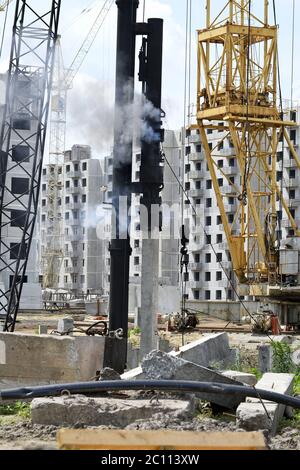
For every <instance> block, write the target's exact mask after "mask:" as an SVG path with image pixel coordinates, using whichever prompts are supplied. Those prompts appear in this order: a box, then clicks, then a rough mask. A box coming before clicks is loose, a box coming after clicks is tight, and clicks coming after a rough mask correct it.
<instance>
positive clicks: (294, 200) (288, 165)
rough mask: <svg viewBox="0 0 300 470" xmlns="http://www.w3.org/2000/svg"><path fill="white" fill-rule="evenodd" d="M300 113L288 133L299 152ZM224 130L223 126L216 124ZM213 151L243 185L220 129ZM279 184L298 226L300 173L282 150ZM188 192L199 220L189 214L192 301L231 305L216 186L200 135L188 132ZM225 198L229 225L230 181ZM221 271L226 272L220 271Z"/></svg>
mask: <svg viewBox="0 0 300 470" xmlns="http://www.w3.org/2000/svg"><path fill="white" fill-rule="evenodd" d="M299 113H300V108H296V109H293V111H288V112H287V116H286V117H287V118H288V119H290V120H292V121H295V127H294V128H291V129H290V130H289V132H290V137H291V140H292V141H293V143H294V146H295V148H296V150H297V151H298V149H299V147H298V144H299V139H300V134H299V132H300V131H299V125H298V124H297V122H299V120H300V114H299ZM216 124H218V125H219V127H220V126H222V123H216ZM207 134H208V137H209V142H210V143H209V145H210V148H211V149H215V150H214V155H217V156H219V159H217V157H216V158H215V160H216V161H217V165H218V167H219V168H220V169H222V172H223V173H224V174H225V175H227V177H228V178H229V180H230V181H231V182H232V183H237V184H240V173H239V168H238V165H237V161H236V158H235V151H234V148H233V144H232V142H231V141H230V140H229V139H227V138H226V139H225V140H224V141H223V142H222V140H223V138H224V135H225V134H224V132H223V131H222V130H220V129H216V130H215V129H208V130H207ZM277 181H278V184H280V185H281V187H282V191H283V194H284V197H285V199H286V200H287V201H289V207H290V211H291V213H292V215H293V216H294V217H295V219H296V221H297V222H300V170H299V168H298V167H297V164H296V162H295V160H294V159H293V157H292V155H291V152H290V150H289V148H287V147H284V146H283V148H282V149H281V148H280V143H279V149H278V154H277ZM184 186H185V189H186V191H187V193H188V195H189V198H190V200H191V201H192V204H193V206H194V207H197V212H198V220H196V219H197V217H196V216H195V213H193V212H192V211H191V210H190V207H189V204H188V201H186V210H187V212H189V218H190V224H191V230H192V236H191V237H190V244H189V250H190V272H189V278H188V294H189V298H190V299H195V300H207V301H208V300H211V301H219V300H222V301H230V300H236V295H235V289H234V288H233V287H232V283H233V285H235V276H234V273H233V270H232V264H231V259H230V253H229V250H228V247H227V241H226V236H225V232H224V229H223V225H222V221H221V216H220V213H219V210H218V205H217V201H216V197H215V193H214V189H213V185H212V180H211V177H210V173H209V170H208V166H207V163H206V161H205V155H204V151H203V148H202V145H201V139H200V135H199V133H198V132H197V130H192V131H191V132H187V135H186V141H185V175H184ZM219 186H220V187H221V188H222V189H223V191H222V193H223V194H224V195H225V196H226V195H227V194H228V196H227V203H226V204H225V209H226V212H227V214H228V218H229V222H233V217H234V213H235V211H236V204H237V197H236V195H233V194H232V188H231V185H230V184H229V183H228V180H227V179H226V178H221V180H219ZM277 206H278V216H279V221H280V223H279V229H280V231H281V233H279V235H280V239H282V240H283V243H288V242H289V241H291V238H292V237H293V235H294V232H293V230H292V228H291V227H290V222H289V220H288V219H287V218H283V216H282V214H283V211H282V210H281V208H280V203H279V202H278V203H277ZM221 265H222V266H221Z"/></svg>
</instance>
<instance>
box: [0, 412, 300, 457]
mask: <svg viewBox="0 0 300 470" xmlns="http://www.w3.org/2000/svg"><path fill="white" fill-rule="evenodd" d="M102 429H106V428H102ZM111 429H113V428H111ZM126 429H132V430H133V429H134V430H159V429H163V430H166V429H170V430H178V431H196V432H222V431H229V432H234V431H236V432H244V431H242V430H240V429H237V427H236V425H235V423H234V422H230V420H228V421H223V420H221V419H214V418H206V417H196V418H194V419H193V420H192V421H191V420H188V421H180V420H177V419H172V420H170V419H169V418H168V417H166V416H161V418H160V419H158V420H155V421H140V422H139V421H137V422H135V423H132V424H131V425H129V426H127V428H126ZM57 431H58V428H57V427H55V426H40V425H33V424H32V423H31V421H30V420H29V419H28V420H20V421H19V422H15V423H13V424H2V425H0V450H10V449H12V450H56V449H57V445H56V434H57ZM266 439H267V443H268V446H269V448H270V450H300V429H293V428H290V427H287V428H284V429H283V430H282V431H281V432H280V433H279V434H278V435H277V436H276V437H274V438H271V439H270V438H268V436H267V434H266Z"/></svg>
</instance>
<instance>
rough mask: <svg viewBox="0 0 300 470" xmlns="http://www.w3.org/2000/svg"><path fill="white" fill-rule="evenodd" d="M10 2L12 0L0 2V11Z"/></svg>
mask: <svg viewBox="0 0 300 470" xmlns="http://www.w3.org/2000/svg"><path fill="white" fill-rule="evenodd" d="M11 2H12V0H6V2H1V3H0V11H4V10H5V8H6V7H7V6H8V5H9V4H10V3H11Z"/></svg>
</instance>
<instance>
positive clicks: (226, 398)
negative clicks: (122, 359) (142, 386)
mask: <svg viewBox="0 0 300 470" xmlns="http://www.w3.org/2000/svg"><path fill="white" fill-rule="evenodd" d="M142 371H143V376H144V378H146V379H149V380H187V381H196V382H197V381H198V382H218V383H224V384H230V385H242V383H241V382H238V381H236V380H233V379H231V378H230V377H226V376H224V375H222V374H220V373H218V372H216V371H214V370H211V369H207V368H206V367H202V366H199V365H197V364H194V363H193V362H189V361H186V360H184V359H181V358H180V357H174V356H172V355H170V354H166V353H163V352H162V351H152V352H151V353H150V354H148V355H147V356H146V357H145V358H144V360H143V362H142ZM197 397H199V398H200V399H201V400H205V401H209V402H211V403H214V404H216V405H219V406H222V407H224V408H229V409H234V408H236V407H237V406H238V405H239V404H240V403H241V402H242V401H243V398H242V397H238V396H230V395H223V394H220V393H207V394H206V393H199V394H197Z"/></svg>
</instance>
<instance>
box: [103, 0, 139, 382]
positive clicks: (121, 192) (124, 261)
mask: <svg viewBox="0 0 300 470" xmlns="http://www.w3.org/2000/svg"><path fill="white" fill-rule="evenodd" d="M116 4H117V6H118V33H117V60H116V94H115V129H114V152H113V153H114V159H113V197H112V207H113V209H114V211H113V212H114V213H113V218H112V221H113V222H112V233H113V235H112V240H111V245H110V256H111V267H110V308H109V329H110V331H116V330H118V329H120V328H121V329H122V330H123V332H124V339H123V340H114V339H112V340H108V341H107V345H106V351H105V358H104V362H105V366H109V367H111V368H113V369H114V370H117V371H118V372H120V373H122V372H124V369H125V366H126V359H127V336H128V286H129V265H130V256H131V251H132V250H131V247H130V236H129V227H130V220H129V216H128V213H129V208H130V206H131V183H132V147H133V135H132V130H130V125H128V122H130V119H131V116H130V114H131V113H133V109H132V110H131V109H130V107H131V106H132V105H133V99H134V71H135V45H136V35H135V24H136V15H137V8H138V5H139V0H116ZM131 120H132V119H131ZM130 134H131V135H130ZM120 197H125V198H127V200H126V201H125V204H124V206H125V210H124V213H123V214H121V211H120ZM114 228H115V234H114Z"/></svg>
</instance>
